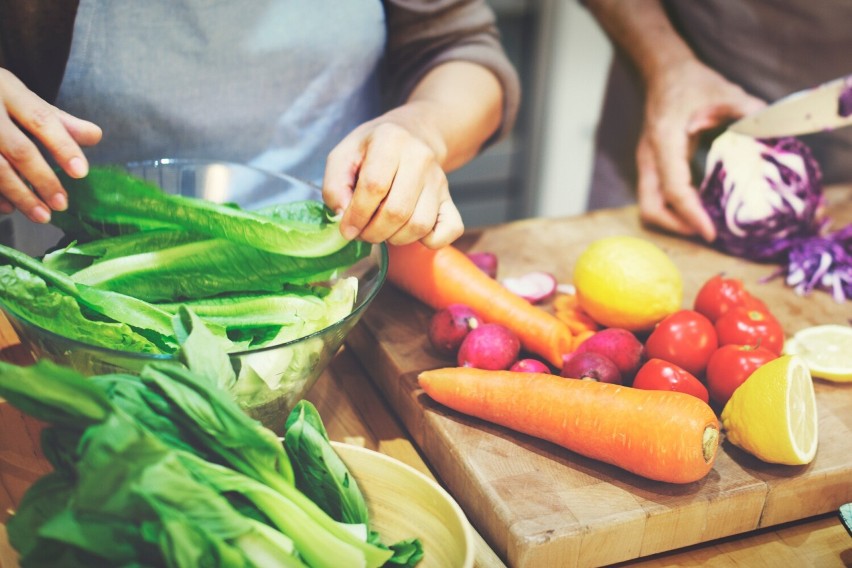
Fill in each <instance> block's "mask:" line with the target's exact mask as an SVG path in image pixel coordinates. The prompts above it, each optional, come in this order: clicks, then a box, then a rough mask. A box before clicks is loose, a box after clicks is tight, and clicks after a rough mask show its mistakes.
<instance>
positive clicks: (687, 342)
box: [645, 310, 719, 376]
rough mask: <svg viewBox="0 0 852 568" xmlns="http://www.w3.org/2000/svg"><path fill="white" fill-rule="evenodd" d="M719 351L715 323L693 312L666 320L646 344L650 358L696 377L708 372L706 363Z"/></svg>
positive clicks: (649, 337) (682, 313)
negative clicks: (671, 364) (666, 362)
mask: <svg viewBox="0 0 852 568" xmlns="http://www.w3.org/2000/svg"><path fill="white" fill-rule="evenodd" d="M718 347H719V340H718V339H717V337H716V328H715V327H713V322H711V321H710V320H709V319H707V318H706V317H705V316H703V315H701V314H699V313H698V312H696V311H693V310H680V311H679V312H675V313H673V314H671V315H669V316H666V317H665V318H664V319H663V320H662V321H661V322H660V323H658V324H657V327H655V328H654V331H652V332H651V335H649V336H648V339H647V340H646V341H645V352H646V353H647V356H648V358H657V359H662V360H663V361H668V362H669V363H674V364H675V365H677V366H678V367H680V368H682V369H684V370H685V371H688V372H689V373H691V374H693V375H695V376H701V375H702V374H703V373H704V369H706V368H707V360H708V359H710V356H711V355H712V354H713V352H714V351H716V349H717V348H718Z"/></svg>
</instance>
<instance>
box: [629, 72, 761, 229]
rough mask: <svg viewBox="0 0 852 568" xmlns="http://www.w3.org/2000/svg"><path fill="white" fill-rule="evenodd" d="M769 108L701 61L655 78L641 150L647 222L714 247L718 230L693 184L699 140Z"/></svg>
mask: <svg viewBox="0 0 852 568" xmlns="http://www.w3.org/2000/svg"><path fill="white" fill-rule="evenodd" d="M763 106H765V103H764V102H763V101H761V100H760V99H758V98H755V97H753V96H751V95H749V94H747V93H746V92H745V91H744V90H743V89H742V88H740V87H739V86H737V85H734V84H733V83H730V82H729V81H727V80H726V79H724V78H723V77H722V76H721V75H719V74H718V73H716V72H715V71H713V70H711V69H710V68H709V67H706V66H705V65H703V64H702V63H700V62H698V61H697V60H687V61H686V62H683V63H682V64H680V65H678V66H674V67H672V68H669V69H666V70H665V71H664V72H661V73H659V74H658V75H656V76H654V77H652V78H651V79H650V80H649V81H648V96H647V100H646V103H645V122H644V126H643V131H642V134H641V136H640V139H639V145H638V147H637V150H636V163H637V167H638V173H639V180H638V187H637V193H638V203H639V210H640V216H641V218H642V220H643V221H644V222H646V223H648V224H651V225H656V226H659V227H662V228H663V229H666V230H669V231H672V232H675V233H679V234H683V235H694V234H698V235H700V236H701V237H702V238H703V239H704V240H706V241H708V242H710V241H713V240H714V239H715V238H716V229H715V227H714V226H713V222H712V221H711V220H710V216H709V215H708V214H707V212H706V211H705V210H704V206H703V204H702V203H701V199H700V197H699V194H698V190H697V189H696V188H695V186H694V185H693V183H692V179H691V178H692V176H691V170H690V161H691V159H692V156H693V154H694V153H695V148H696V145H697V142H698V138H699V136H700V134H701V133H702V132H704V131H706V130H710V129H713V128H716V127H718V126H722V125H724V124H725V123H726V122H728V121H730V120H732V119H736V118H739V117H741V116H744V115H746V114H749V113H751V112H754V111H756V110H758V109H760V108H762V107H763Z"/></svg>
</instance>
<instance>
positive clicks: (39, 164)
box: [0, 68, 101, 223]
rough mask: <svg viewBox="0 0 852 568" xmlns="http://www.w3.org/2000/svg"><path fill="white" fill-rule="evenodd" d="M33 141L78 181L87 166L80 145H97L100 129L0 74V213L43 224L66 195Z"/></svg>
mask: <svg viewBox="0 0 852 568" xmlns="http://www.w3.org/2000/svg"><path fill="white" fill-rule="evenodd" d="M33 138H34V139H35V140H37V141H38V142H39V143H41V145H42V146H43V147H44V148H45V150H46V151H47V152H48V153H49V154H50V156H51V157H52V158H53V159H54V160H55V161H56V163H57V164H58V165H59V167H61V168H62V169H63V170H64V171H65V172H66V173H67V174H68V175H70V176H71V177H74V178H81V177H84V176H85V175H86V174H87V173H88V169H89V166H88V161H87V160H86V157H85V156H84V155H83V151H82V150H81V149H80V145H84V146H89V145H92V144H97V142H98V141H99V140H100V139H101V129H100V128H99V127H98V126H96V125H95V124H93V123H91V122H89V121H86V120H82V119H79V118H76V117H74V116H71V115H70V114H68V113H66V112H63V111H61V110H59V109H58V108H56V107H54V106H52V105H50V104H48V103H47V102H46V101H44V100H43V99H41V98H40V97H39V96H38V95H36V94H35V93H33V92H32V91H30V90H29V89H28V88H27V87H26V86H25V85H24V84H23V83H22V82H21V81H20V80H19V79H18V78H17V77H15V76H14V75H13V74H12V73H11V72H9V71H8V70H6V69H3V68H0V213H11V212H12V211H14V210H15V209H16V208H17V209H19V210H20V211H21V212H22V213H23V214H24V215H26V216H27V217H29V218H30V219H31V220H33V221H35V222H37V223H47V222H48V221H50V211H51V210H55V211H63V210H65V209H66V208H67V206H68V194H67V193H66V192H65V190H64V189H63V188H62V184H61V183H60V182H59V178H58V177H57V176H56V173H55V172H54V171H53V169H52V168H51V166H50V165H48V162H47V159H45V157H44V156H43V155H42V153H41V152H40V151H39V149H38V147H37V146H36V143H35V142H34V141H33Z"/></svg>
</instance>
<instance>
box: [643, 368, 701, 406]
mask: <svg viewBox="0 0 852 568" xmlns="http://www.w3.org/2000/svg"><path fill="white" fill-rule="evenodd" d="M633 388H637V389H645V390H670V391H677V392H682V393H686V394H691V395H692V396H694V397H697V398H700V399H701V400H703V401H704V402H707V403H709V402H710V395H709V394H708V393H707V388H706V387H705V386H704V385H703V384H702V383H701V381H699V380H698V379H696V378H695V376H693V375H692V374H691V373H690V372H688V371H685V370H683V369H681V368H680V367H678V366H677V365H675V364H674V363H669V362H668V361H663V360H662V359H648V361H646V362H645V364H644V365H642V367H641V368H640V369H639V372H638V373H636V378H635V379H633Z"/></svg>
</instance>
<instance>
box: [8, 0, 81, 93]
mask: <svg viewBox="0 0 852 568" xmlns="http://www.w3.org/2000/svg"><path fill="white" fill-rule="evenodd" d="M76 15H77V2H76V1H75V0H63V1H62V2H53V1H51V0H27V1H26V2H5V1H4V2H0V67H4V68H6V69H8V70H9V71H11V72H12V73H14V74H15V76H16V77H18V78H19V79H20V80H21V81H23V83H24V84H25V85H26V86H27V87H29V88H30V89H31V90H32V91H33V92H35V93H36V94H37V95H39V96H40V97H41V98H43V99H45V100H47V101H49V102H53V101H54V100H55V99H56V95H57V94H58V92H59V85H60V83H61V82H62V75H63V74H64V73H65V64H66V63H67V62H68V54H69V52H70V50H71V36H72V34H73V31H74V18H75V16H76Z"/></svg>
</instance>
